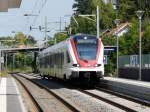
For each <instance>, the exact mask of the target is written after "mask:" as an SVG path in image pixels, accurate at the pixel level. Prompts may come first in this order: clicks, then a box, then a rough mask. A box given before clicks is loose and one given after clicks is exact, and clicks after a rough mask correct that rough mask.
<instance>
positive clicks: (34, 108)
mask: <svg viewBox="0 0 150 112" xmlns="http://www.w3.org/2000/svg"><path fill="white" fill-rule="evenodd" d="M12 76H13V77H14V78H15V80H17V81H18V82H19V84H20V85H21V86H22V88H23V89H24V90H25V92H26V93H27V96H29V98H30V100H31V102H32V104H33V105H32V107H31V108H32V111H34V112H43V110H42V108H41V107H40V105H39V104H38V102H37V101H36V100H35V99H34V97H33V95H32V94H31V93H30V90H29V89H28V88H27V87H26V86H25V85H24V84H23V83H22V81H21V80H19V78H17V77H16V76H15V75H12Z"/></svg>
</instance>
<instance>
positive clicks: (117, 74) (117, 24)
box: [115, 19, 120, 77]
mask: <svg viewBox="0 0 150 112" xmlns="http://www.w3.org/2000/svg"><path fill="white" fill-rule="evenodd" d="M119 23H120V19H115V24H116V27H117V31H118V26H119ZM116 38H117V71H116V72H117V73H116V77H118V76H119V37H118V35H117V32H116Z"/></svg>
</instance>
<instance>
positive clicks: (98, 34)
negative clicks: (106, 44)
mask: <svg viewBox="0 0 150 112" xmlns="http://www.w3.org/2000/svg"><path fill="white" fill-rule="evenodd" d="M96 15H97V17H96V18H97V38H99V37H100V28H99V6H97V14H96Z"/></svg>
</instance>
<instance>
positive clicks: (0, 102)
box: [0, 78, 7, 112]
mask: <svg viewBox="0 0 150 112" xmlns="http://www.w3.org/2000/svg"><path fill="white" fill-rule="evenodd" d="M6 101H7V99H6V78H2V79H1V82H0V112H7V108H6V104H7V102H6Z"/></svg>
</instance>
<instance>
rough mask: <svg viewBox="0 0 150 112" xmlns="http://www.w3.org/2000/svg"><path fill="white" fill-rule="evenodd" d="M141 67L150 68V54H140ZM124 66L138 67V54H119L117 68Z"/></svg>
mask: <svg viewBox="0 0 150 112" xmlns="http://www.w3.org/2000/svg"><path fill="white" fill-rule="evenodd" d="M141 60H142V63H141V66H142V68H149V69H150V54H144V55H142V59H141ZM124 67H135V68H137V67H139V56H138V55H125V56H119V68H124Z"/></svg>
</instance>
